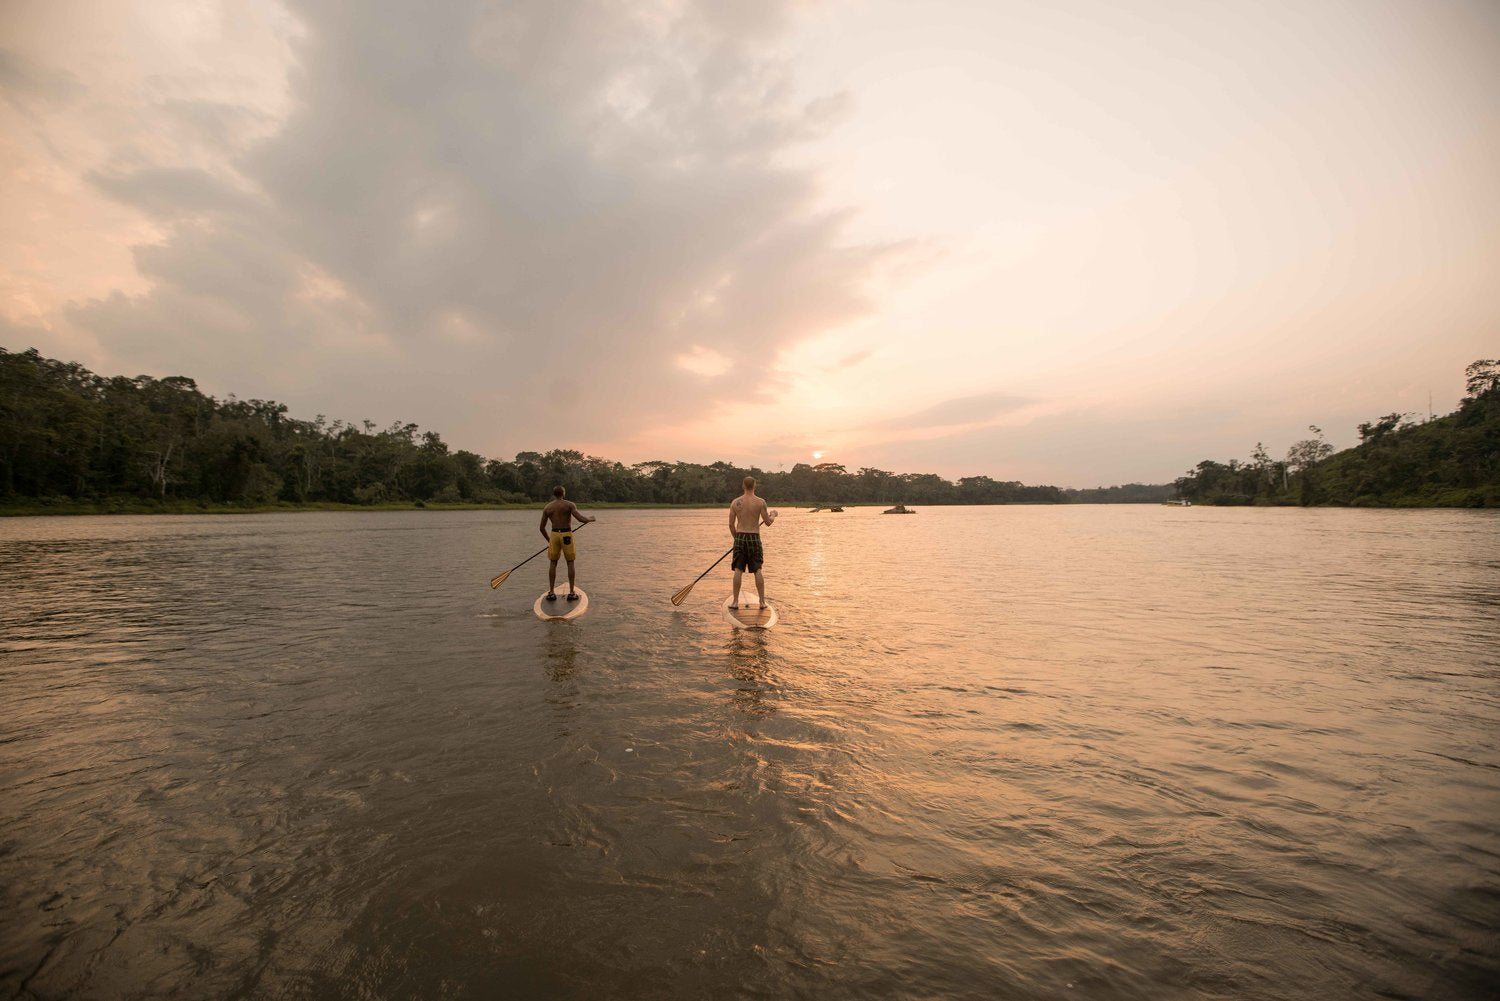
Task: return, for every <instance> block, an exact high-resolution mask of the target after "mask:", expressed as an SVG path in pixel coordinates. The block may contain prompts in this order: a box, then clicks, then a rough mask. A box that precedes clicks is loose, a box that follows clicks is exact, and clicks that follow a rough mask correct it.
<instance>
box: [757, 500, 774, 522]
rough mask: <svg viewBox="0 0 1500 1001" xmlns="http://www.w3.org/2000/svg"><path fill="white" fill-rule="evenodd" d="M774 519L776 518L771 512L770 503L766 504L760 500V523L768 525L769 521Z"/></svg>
mask: <svg viewBox="0 0 1500 1001" xmlns="http://www.w3.org/2000/svg"><path fill="white" fill-rule="evenodd" d="M775 520H776V515H774V514H772V513H771V505H769V504H767V503H766V502H765V501H761V502H760V523H761V524H762V525H769V524H770V523H771V522H773V521H775Z"/></svg>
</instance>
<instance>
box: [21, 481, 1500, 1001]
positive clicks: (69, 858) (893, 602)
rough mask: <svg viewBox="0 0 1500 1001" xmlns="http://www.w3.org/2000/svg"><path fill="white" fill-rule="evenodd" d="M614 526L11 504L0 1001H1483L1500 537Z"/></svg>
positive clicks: (1412, 524)
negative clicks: (16, 515) (739, 628)
mask: <svg viewBox="0 0 1500 1001" xmlns="http://www.w3.org/2000/svg"><path fill="white" fill-rule="evenodd" d="M585 508H586V505H585ZM599 514H600V517H599V521H598V522H597V523H596V524H594V525H590V526H589V527H588V528H586V529H583V530H582V531H580V532H579V534H578V547H579V550H580V552H579V569H580V578H579V582H580V584H581V585H582V586H584V587H585V588H586V589H587V590H588V592H589V594H590V597H591V600H592V605H591V607H590V609H589V612H588V614H587V616H586V617H584V618H583V619H581V620H579V621H577V622H566V623H543V622H539V621H537V619H536V618H535V617H534V616H533V614H532V610H531V605H532V602H533V600H534V599H535V598H536V595H537V594H538V593H540V591H541V590H542V589H543V588H544V587H545V583H546V564H545V561H544V560H537V561H533V562H532V563H530V564H528V565H527V566H525V567H523V568H522V569H521V570H519V571H517V572H516V573H515V574H513V575H512V577H511V578H510V579H509V580H508V581H507V582H506V583H505V584H503V585H502V586H501V587H500V588H499V589H497V590H491V589H490V588H489V586H488V580H489V578H490V577H491V576H493V575H494V574H496V573H498V572H499V571H501V570H504V569H505V568H507V567H509V566H510V565H511V564H513V563H515V562H517V561H518V560H519V559H521V558H523V557H524V556H526V555H528V554H529V553H531V552H533V551H535V550H536V549H538V548H540V546H541V544H542V541H541V537H540V536H539V535H538V533H537V530H536V521H537V514H536V513H535V512H529V511H515V512H464V513H436V512H421V511H413V512H410V513H402V512H391V513H367V514H361V513H328V514H299V515H253V516H239V517H182V518H179V517H131V518H126V517H122V518H53V519H31V518H22V519H9V520H3V521H0V705H3V710H0V997H19V998H148V997H149V998H184V999H186V998H208V997H217V998H459V997H466V998H491V997H516V998H580V999H583V998H622V999H623V998H709V997H723V998H739V997H744V998H819V999H839V998H976V999H978V998H986V999H989V998H1017V999H1027V998H1049V999H1050V998H1088V999H1114V998H1142V999H1146V998H1150V999H1155V998H1235V999H1259V998H1306V997H1316V998H1319V999H1320V1001H1327V999H1336V998H1377V997H1379V998H1458V999H1463V998H1489V997H1493V996H1495V994H1494V992H1495V989H1496V985H1497V983H1500V980H1497V976H1500V974H1497V971H1500V938H1497V929H1500V517H1496V516H1495V514H1494V513H1487V512H1432V511H1399V512H1380V511H1328V510H1306V511H1304V510H1252V509H1207V508H1191V509H1180V508H1170V507H1163V506H1154V505H1153V506H1135V507H1123V506H1122V507H1102V506H1066V507H1042V506H1039V507H991V508H929V509H924V510H923V511H921V512H920V513H919V514H917V515H916V516H915V517H883V516H881V515H879V514H877V513H876V512H875V511H874V510H871V509H861V510H855V509H850V510H849V511H847V512H845V513H842V514H831V513H816V514H815V513H812V512H809V511H803V510H789V511H787V512H785V516H784V517H783V518H782V519H781V520H779V521H778V522H777V523H776V525H775V526H774V527H772V528H770V529H768V530H767V532H766V536H765V538H766V549H767V567H766V573H767V579H768V592H769V594H770V597H771V599H772V601H773V603H777V604H778V605H779V609H780V614H781V621H780V624H779V626H778V627H777V628H776V629H774V630H772V631H770V632H766V633H736V632H734V631H732V630H731V628H730V627H729V626H728V625H727V624H726V622H725V621H724V619H723V617H722V615H721V611H720V608H719V604H720V602H721V601H722V599H723V597H724V596H725V595H726V594H727V591H728V576H729V575H728V562H727V561H726V562H725V563H724V564H721V565H720V567H719V568H718V569H717V570H715V571H714V572H713V573H712V574H710V575H709V576H708V577H707V578H705V579H704V580H703V582H702V583H700V584H698V585H697V587H696V588H695V589H694V591H693V593H692V595H691V596H690V597H689V599H688V600H687V602H686V603H685V604H684V605H683V606H682V607H681V608H674V607H673V606H672V605H671V604H670V602H669V600H668V599H669V597H670V596H671V594H672V593H673V592H674V591H675V590H677V589H678V588H680V587H682V586H684V585H685V584H687V583H688V582H689V581H691V580H692V579H693V577H694V576H696V575H697V574H698V573H699V572H701V571H702V570H703V569H704V568H706V567H707V566H708V565H709V564H710V563H711V562H712V561H713V560H714V559H715V558H716V557H717V556H718V555H719V554H720V553H722V552H723V551H724V549H726V548H727V547H728V545H729V536H728V532H727V529H726V527H725V524H724V523H725V517H724V515H723V513H722V512H719V511H675V510H674V511H615V510H607V511H602V512H599Z"/></svg>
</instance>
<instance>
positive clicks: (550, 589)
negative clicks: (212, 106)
mask: <svg viewBox="0 0 1500 1001" xmlns="http://www.w3.org/2000/svg"><path fill="white" fill-rule="evenodd" d="M547 593H548V594H556V593H557V561H556V560H553V561H552V565H551V566H550V567H548V568H547Z"/></svg>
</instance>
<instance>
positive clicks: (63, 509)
mask: <svg viewBox="0 0 1500 1001" xmlns="http://www.w3.org/2000/svg"><path fill="white" fill-rule="evenodd" d="M544 506H545V502H543V501H528V502H526V503H524V504H464V503H459V504H439V503H430V502H423V501H405V502H400V503H384V504H337V503H333V502H331V501H319V502H317V503H311V504H285V503H278V504H210V503H207V502H200V501H147V500H108V501H92V502H91V501H57V502H55V503H30V504H0V518H25V517H36V516H39V515H100V514H110V515H113V514H305V513H318V512H325V511H526V510H531V511H540V510H541V509H542V508H543V507H544ZM579 506H580V507H582V508H584V509H587V510H594V509H596V508H597V509H602V510H632V511H634V510H648V509H652V508H669V509H677V508H716V507H722V506H723V505H722V504H632V503H626V502H618V501H601V502H599V503H592V502H586V503H583V504H580V505H579ZM783 506H784V507H795V506H797V505H783ZM803 506H805V507H811V506H812V505H811V504H807V505H803Z"/></svg>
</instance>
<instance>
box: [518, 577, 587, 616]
mask: <svg viewBox="0 0 1500 1001" xmlns="http://www.w3.org/2000/svg"><path fill="white" fill-rule="evenodd" d="M573 591H574V592H575V593H576V594H577V595H578V600H577V601H569V600H568V584H567V581H563V582H561V583H559V584H558V585H557V592H556V593H557V600H556V601H548V600H547V592H546V591H543V592H542V596H541V597H540V598H538V599H537V600H536V604H535V605H532V606H531V610H532V611H534V612H536V617H537V618H539V619H541V620H542V621H543V622H553V621H556V620H558V619H577V618H581V617H582V616H583V613H584V612H587V611H588V610H589V596H588V595H586V594H584V593H583V588H581V587H575V588H573Z"/></svg>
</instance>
